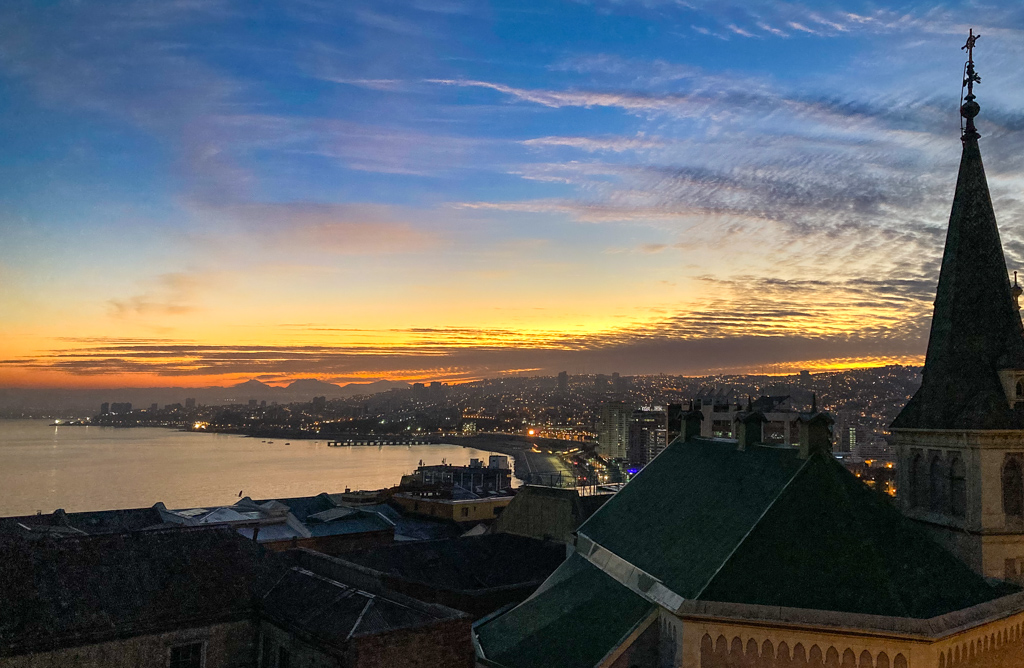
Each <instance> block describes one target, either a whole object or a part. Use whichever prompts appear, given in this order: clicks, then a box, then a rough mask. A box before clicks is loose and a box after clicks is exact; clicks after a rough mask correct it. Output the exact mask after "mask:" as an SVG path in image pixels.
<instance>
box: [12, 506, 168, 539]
mask: <svg viewBox="0 0 1024 668" xmlns="http://www.w3.org/2000/svg"><path fill="white" fill-rule="evenodd" d="M162 522H163V518H162V517H161V516H160V511H158V510H157V509H156V508H152V507H151V508H122V509H119V510H95V511H88V512H80V513H66V512H64V511H63V510H56V511H54V512H52V513H48V514H46V515H24V516H20V517H4V518H0V533H3V532H15V533H20V532H24V531H30V532H38V533H70V534H78V533H81V534H88V535H96V534H106V533H121V532H124V531H141V530H143V529H148V528H150V527H154V526H157V525H159V524H161V523H162Z"/></svg>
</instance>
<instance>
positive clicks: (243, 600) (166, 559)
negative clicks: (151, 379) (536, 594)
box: [0, 528, 472, 668]
mask: <svg viewBox="0 0 1024 668" xmlns="http://www.w3.org/2000/svg"><path fill="white" fill-rule="evenodd" d="M291 562H292V559H291V558H290V557H289V556H288V553H285V555H284V556H278V555H274V554H272V553H270V552H268V551H267V550H265V549H264V548H262V547H260V546H259V545H256V544H255V543H253V542H252V541H250V540H246V539H244V538H242V537H241V536H239V535H238V534H237V533H236V532H234V531H232V530H230V529H217V528H215V529H210V528H197V529H180V528H177V529H173V530H168V531H146V532H137V533H116V534H107V535H100V536H55V535H44V536H29V537H25V536H17V535H13V534H8V535H0V666H2V667H3V668H22V667H24V668H30V667H31V668H37V667H41V666H53V667H55V668H56V667H58V666H81V667H100V666H103V667H108V666H113V667H118V666H125V667H127V666H161V667H170V668H234V667H239V668H241V667H242V666H247V667H252V666H261V667H265V668H300V667H310V668H312V667H314V666H316V667H317V668H321V667H323V668H349V667H351V668H357V667H358V668H364V667H365V668H371V667H373V668H378V667H383V666H422V667H423V668H427V667H430V668H435V667H440V666H470V665H472V646H471V641H470V634H469V630H470V621H469V619H468V617H466V615H464V614H463V613H460V612H458V611H455V610H452V609H450V608H446V607H444V606H440V605H434V604H429V603H423V602H421V601H417V600H414V599H412V598H409V597H408V596H405V595H403V594H400V593H397V592H392V591H388V590H386V589H384V588H379V589H377V590H368V589H367V588H366V587H359V588H357V587H354V586H352V585H350V584H346V583H344V582H341V581H339V580H337V579H336V578H332V577H328V576H325V575H323V574H321V573H319V572H318V570H320V569H319V568H318V562H317V560H315V559H313V560H308V561H307V562H304V564H303V566H302V567H299V566H297V565H295V564H294V563H291Z"/></svg>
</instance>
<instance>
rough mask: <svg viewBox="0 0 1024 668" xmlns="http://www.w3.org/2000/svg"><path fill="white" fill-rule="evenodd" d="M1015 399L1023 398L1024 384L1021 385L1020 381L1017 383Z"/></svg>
mask: <svg viewBox="0 0 1024 668" xmlns="http://www.w3.org/2000/svg"><path fill="white" fill-rule="evenodd" d="M1017 398H1018V399H1022V398H1024V384H1021V382H1020V381H1017Z"/></svg>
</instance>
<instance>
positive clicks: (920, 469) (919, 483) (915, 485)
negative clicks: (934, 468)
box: [910, 453, 930, 508]
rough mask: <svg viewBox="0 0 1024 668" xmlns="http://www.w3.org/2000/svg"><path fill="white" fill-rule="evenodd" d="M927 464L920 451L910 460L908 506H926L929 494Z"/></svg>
mask: <svg viewBox="0 0 1024 668" xmlns="http://www.w3.org/2000/svg"><path fill="white" fill-rule="evenodd" d="M929 487H930V483H929V479H928V464H927V463H926V462H925V458H924V457H923V456H922V455H921V453H919V454H916V455H914V456H913V459H911V460H910V506H911V507H915V508H928V496H929V494H928V493H929Z"/></svg>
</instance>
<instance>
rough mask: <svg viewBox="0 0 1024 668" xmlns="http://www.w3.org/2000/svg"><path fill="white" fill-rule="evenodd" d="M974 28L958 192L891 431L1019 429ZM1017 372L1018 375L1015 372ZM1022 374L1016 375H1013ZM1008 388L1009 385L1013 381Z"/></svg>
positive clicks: (1016, 326)
mask: <svg viewBox="0 0 1024 668" xmlns="http://www.w3.org/2000/svg"><path fill="white" fill-rule="evenodd" d="M977 39H978V35H975V34H974V31H973V30H972V31H971V34H970V36H969V37H968V39H967V44H965V45H964V47H963V48H964V49H965V50H966V51H967V57H968V60H967V63H966V64H965V66H964V72H965V77H964V82H963V85H964V87H966V89H967V95H966V96H964V98H963V99H964V101H963V104H962V105H961V107H960V113H961V115H962V116H963V118H965V119H966V127H965V128H964V131H963V135H962V137H961V139H962V141H963V154H962V156H961V158H960V173H959V175H958V176H957V183H956V194H955V195H954V197H953V207H952V210H951V211H950V215H949V228H948V230H947V232H946V246H945V250H944V252H943V255H942V267H941V269H940V272H939V284H938V287H937V289H936V295H935V311H934V314H933V316H932V326H931V333H930V335H929V338H928V353H927V356H926V358H925V365H924V373H923V377H922V381H921V387H920V389H919V390H918V391H917V394H915V395H914V397H913V398H912V399H911V400H910V402H909V403H908V404H907V405H906V407H905V408H904V409H903V411H902V412H901V413H900V414H899V416H897V418H896V420H895V421H894V422H893V425H892V426H893V428H896V429H901V428H902V429H1007V428H1024V410H1021V409H1019V408H1014V407H1012V406H1015V405H1016V404H1015V402H1014V401H1013V400H1011V399H1010V398H1009V397H1008V390H1007V382H1008V381H1007V378H1006V377H1004V376H1007V374H1008V373H1009V374H1011V376H1013V377H1015V376H1016V375H1020V374H1024V327H1022V325H1021V319H1020V312H1019V311H1018V310H1017V308H1016V303H1015V300H1014V296H1013V291H1012V288H1011V286H1010V279H1009V276H1008V274H1007V270H1006V260H1005V258H1004V256H1003V247H1002V244H1001V242H1000V240H999V229H998V227H997V226H996V217H995V212H994V211H993V209H992V198H991V196H990V195H989V190H988V181H987V180H986V178H985V168H984V165H983V164H982V161H981V151H980V150H979V148H978V139H979V137H980V135H979V133H978V131H977V129H976V128H975V125H974V118H975V117H976V116H977V115H978V112H979V110H980V107H979V105H978V103H977V102H975V95H974V84H976V83H980V82H981V77H979V76H978V75H977V73H976V72H975V71H974V43H975V42H976V41H977ZM1015 370H1017V371H1015ZM1018 372H1019V373H1018ZM1010 385H1011V386H1012V385H1013V383H1010Z"/></svg>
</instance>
